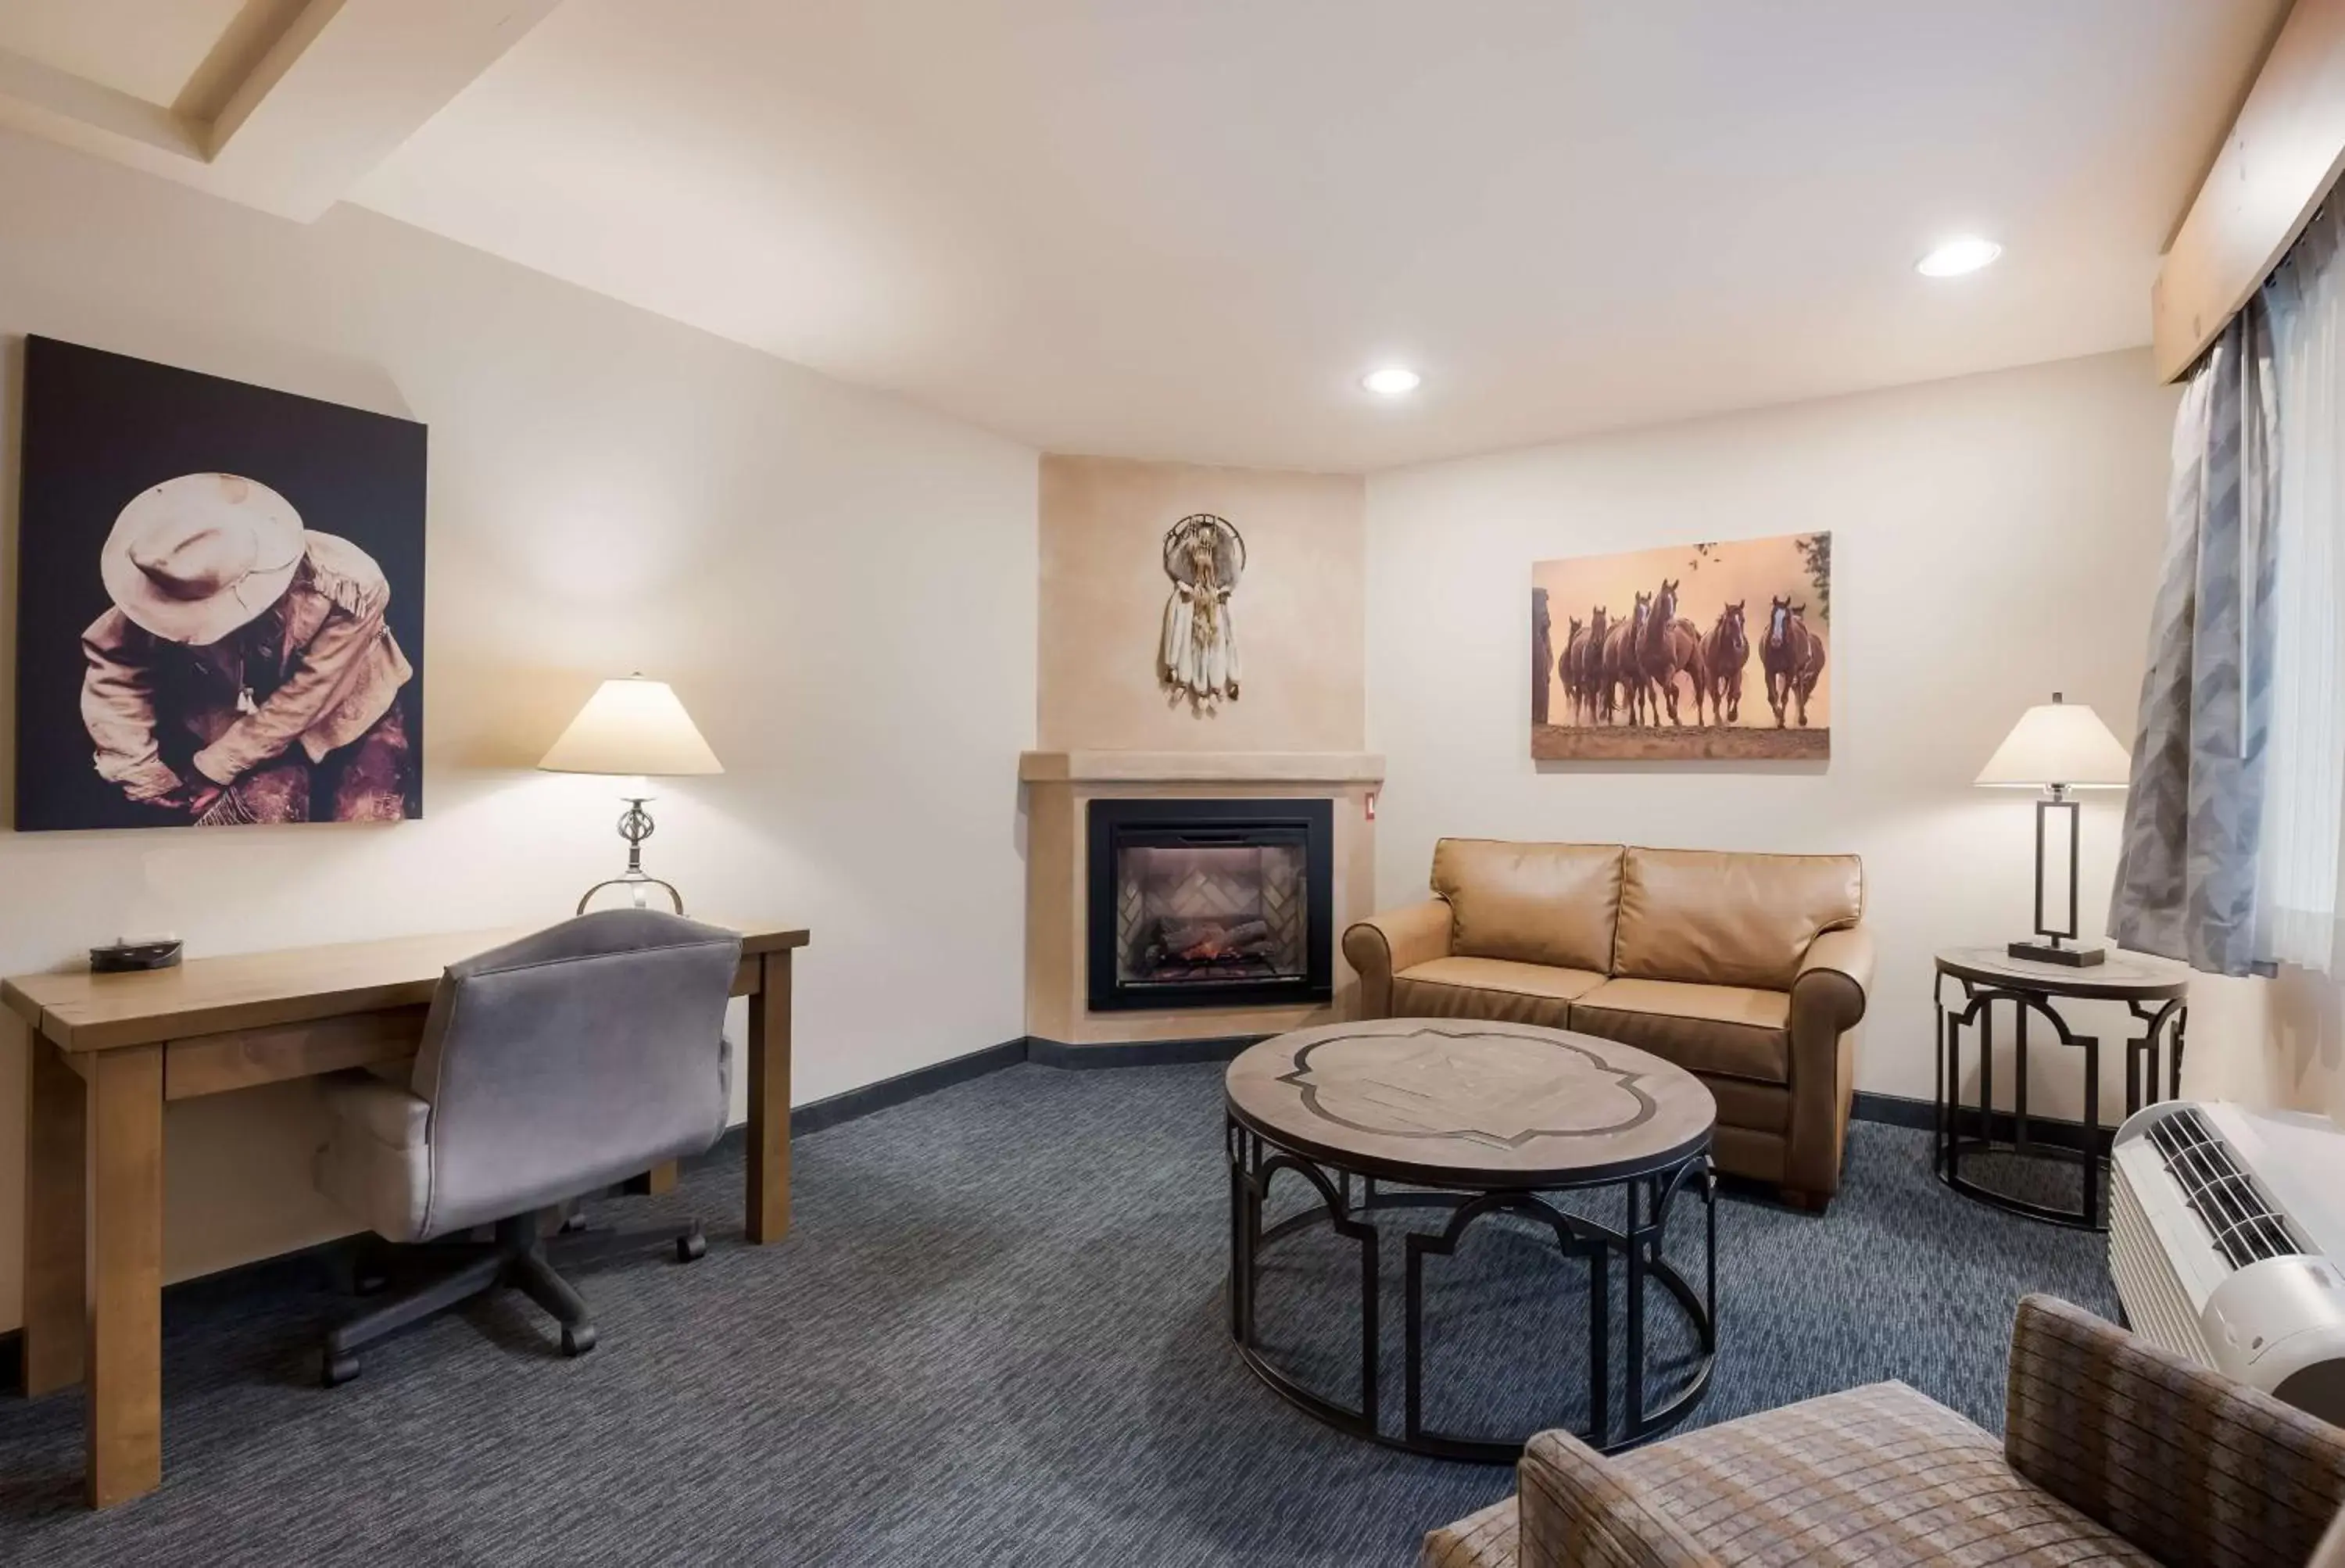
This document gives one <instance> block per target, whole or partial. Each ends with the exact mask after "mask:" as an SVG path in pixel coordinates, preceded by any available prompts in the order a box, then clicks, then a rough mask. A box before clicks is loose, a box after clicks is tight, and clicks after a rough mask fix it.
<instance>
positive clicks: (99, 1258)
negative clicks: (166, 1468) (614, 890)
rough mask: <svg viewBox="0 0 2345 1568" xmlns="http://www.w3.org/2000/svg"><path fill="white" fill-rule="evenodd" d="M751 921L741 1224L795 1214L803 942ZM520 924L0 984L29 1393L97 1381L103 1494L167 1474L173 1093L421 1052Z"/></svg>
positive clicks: (773, 1223) (92, 1449)
mask: <svg viewBox="0 0 2345 1568" xmlns="http://www.w3.org/2000/svg"><path fill="white" fill-rule="evenodd" d="M714 923H717V924H722V925H726V926H727V927H729V928H731V929H733V930H736V931H739V932H741V933H742V960H741V968H740V971H739V972H737V973H736V975H735V976H734V978H733V993H734V994H735V995H736V996H747V997H749V998H750V999H751V1001H750V1005H749V1042H748V1058H749V1060H748V1086H749V1129H748V1132H749V1158H748V1184H747V1185H748V1193H747V1198H748V1217H747V1231H748V1237H749V1239H750V1240H751V1241H752V1242H767V1241H778V1240H780V1239H781V1237H782V1235H783V1233H784V1232H786V1231H787V1229H788V1228H789V1223H790V954H791V952H794V951H795V950H797V949H798V948H801V947H804V946H805V945H806V944H807V932H805V931H804V930H802V929H798V928H796V927H789V926H780V925H765V924H745V923H742V922H739V921H716V922H714ZM522 934H523V931H520V930H510V931H495V932H467V933H462V934H455V935H437V936H414V937H401V938H397V939H394V940H392V941H389V942H350V943H346V944H343V945H340V946H335V947H311V948H298V949H290V950H286V951H281V952H257V953H249V954H245V955H243V956H240V957H233V958H199V959H192V960H190V961H188V962H186V963H184V964H182V965H180V966H179V967H178V968H176V969H167V970H158V971H155V972H148V973H143V974H88V973H72V974H34V975H24V976H20V977H18V978H16V979H14V980H9V981H6V982H5V983H0V1001H5V1003H6V1005H5V1008H0V1031H16V1032H20V1033H22V1034H23V1035H24V1037H25V1039H24V1044H25V1062H26V1064H27V1066H26V1075H27V1079H28V1083H27V1093H26V1095H25V1269H24V1280H25V1343H24V1361H25V1393H26V1394H27V1395H32V1396H38V1395H41V1394H46V1393H48V1392H51V1391H52V1390H57V1389H62V1388H65V1387H67V1386H69V1385H71V1384H74V1383H77V1382H85V1381H86V1388H87V1399H88V1418H87V1420H88V1445H89V1446H88V1456H89V1457H88V1471H87V1476H86V1492H87V1495H88V1498H89V1502H90V1505H91V1506H92V1507H94V1508H103V1507H106V1506H107V1505H108V1504H110V1503H116V1502H122V1501H124V1500H125V1499H127V1498H132V1497H137V1496H138V1495H139V1494H140V1493H142V1492H151V1491H153V1490H154V1489H155V1488H156V1487H157V1485H159V1484H161V1482H162V1479H163V1378H162V1289H163V1106H164V1105H165V1103H166V1102H167V1101H171V1100H185V1099H191V1098H194V1097H195V1096H198V1095H218V1094H223V1093H226V1092H227V1091H228V1090H232V1089H243V1088H249V1087H251V1086H252V1085H254V1084H272V1083H277V1082H279V1081H280V1080H282V1079H286V1078H304V1077H309V1076H311V1075H313V1074H320V1073H330V1072H333V1071H336V1070H338V1069H340V1068H344V1067H362V1066H366V1065H369V1064H373V1063H380V1062H397V1061H400V1060H401V1059H403V1058H406V1057H410V1056H412V1055H413V1054H415V1049H416V1045H417V1044H418V1042H419V1040H420V1039H421V1035H422V1031H423V1017H424V1013H425V1011H426V1009H427V1007H428V1006H429V1004H430V1003H431V993H432V990H433V988H434V987H435V986H436V985H437V984H438V983H439V981H440V975H441V972H442V970H444V969H446V968H447V966H448V965H449V964H451V963H452V962H456V961H457V960H458V959H461V958H465V957H468V956H470V955H471V954H472V953H475V952H482V950H484V949H487V948H491V947H494V946H496V945H497V944H498V943H500V942H504V941H507V940H510V939H511V938H513V937H515V936H519V935H522Z"/></svg>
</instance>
